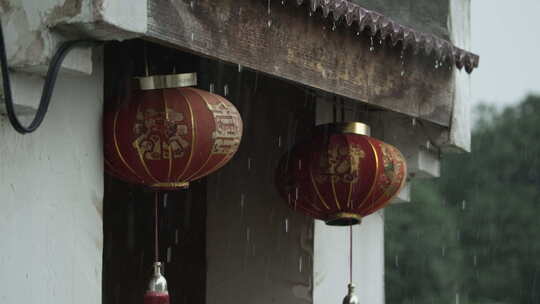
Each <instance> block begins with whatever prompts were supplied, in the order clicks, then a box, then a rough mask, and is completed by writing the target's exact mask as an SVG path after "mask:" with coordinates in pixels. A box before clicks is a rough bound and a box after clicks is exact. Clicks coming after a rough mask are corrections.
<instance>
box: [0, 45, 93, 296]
mask: <svg viewBox="0 0 540 304" xmlns="http://www.w3.org/2000/svg"><path fill="white" fill-rule="evenodd" d="M96 53H99V52H96ZM94 63H95V64H94V72H93V74H92V75H91V76H73V75H66V74H63V75H61V76H60V77H59V79H58V81H57V86H56V89H55V93H54V96H53V98H52V102H51V106H50V109H49V112H48V115H47V117H46V118H45V121H44V123H43V125H42V126H41V128H40V129H38V131H37V132H35V133H33V134H30V135H24V136H21V135H19V134H17V133H16V132H15V131H14V130H13V129H12V127H11V126H10V124H9V122H8V120H7V118H6V117H5V116H2V115H0V142H1V144H0V240H2V241H1V245H0V303H3V304H16V303H28V304H72V303H85V304H86V303H88V304H97V303H101V265H102V263H101V261H102V241H103V239H102V198H103V165H102V164H103V159H102V143H101V114H102V96H103V90H102V88H103V83H102V80H103V77H102V72H101V71H102V68H101V59H100V58H95V61H94ZM14 81H15V82H16V84H15V86H14V88H15V89H14V96H15V97H16V98H17V99H19V100H26V99H35V98H36V97H37V96H39V92H41V80H40V79H39V78H36V77H31V78H29V77H28V76H24V75H17V76H16V77H14Z"/></svg>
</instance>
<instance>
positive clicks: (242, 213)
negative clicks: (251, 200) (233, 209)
mask: <svg viewBox="0 0 540 304" xmlns="http://www.w3.org/2000/svg"><path fill="white" fill-rule="evenodd" d="M245 199H246V195H245V194H244V193H242V194H240V215H244V205H245Z"/></svg>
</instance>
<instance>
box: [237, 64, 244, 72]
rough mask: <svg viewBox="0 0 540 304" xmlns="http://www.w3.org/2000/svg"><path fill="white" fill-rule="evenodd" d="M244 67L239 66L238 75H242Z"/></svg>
mask: <svg viewBox="0 0 540 304" xmlns="http://www.w3.org/2000/svg"><path fill="white" fill-rule="evenodd" d="M243 69H244V67H243V66H242V65H241V64H238V73H242V70H243Z"/></svg>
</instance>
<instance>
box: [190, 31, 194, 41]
mask: <svg viewBox="0 0 540 304" xmlns="http://www.w3.org/2000/svg"><path fill="white" fill-rule="evenodd" d="M193 40H195V34H194V33H191V41H193Z"/></svg>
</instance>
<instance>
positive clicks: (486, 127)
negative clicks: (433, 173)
mask: <svg viewBox="0 0 540 304" xmlns="http://www.w3.org/2000/svg"><path fill="white" fill-rule="evenodd" d="M476 115H477V122H476V125H475V127H474V129H473V137H472V151H471V153H463V154H448V155H443V161H442V167H441V178H439V179H436V180H426V181H419V182H415V183H414V185H413V193H412V202H411V203H407V204H397V205H393V206H391V207H389V208H386V209H385V223H386V224H385V237H386V243H385V244H386V248H385V252H386V253H385V255H386V257H385V259H386V273H385V277H386V279H385V280H386V282H385V288H386V302H387V303H388V304H394V303H417V304H421V303H455V304H464V303H471V304H483V303H486V304H487V303H490V304H492V303H540V282H539V281H540V260H539V257H540V96H529V97H527V98H526V99H525V100H523V101H522V102H521V103H519V104H518V105H515V106H511V107H507V108H504V109H502V110H496V108H494V107H491V106H486V105H480V106H478V107H477V108H476Z"/></svg>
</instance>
